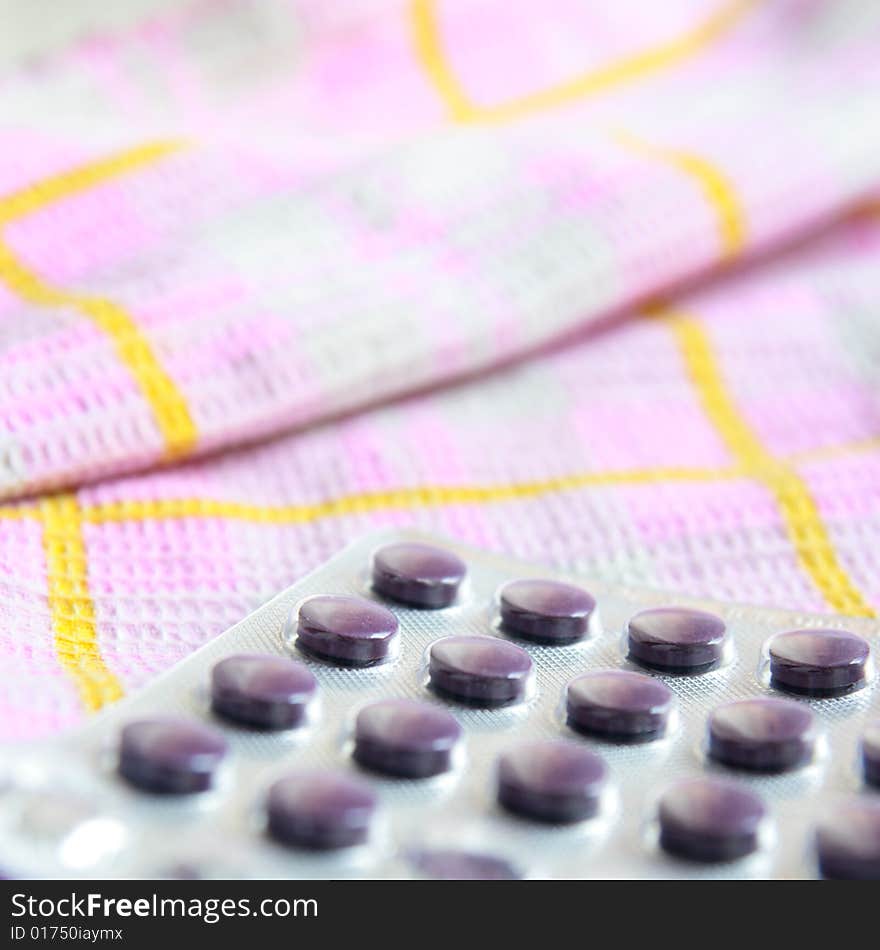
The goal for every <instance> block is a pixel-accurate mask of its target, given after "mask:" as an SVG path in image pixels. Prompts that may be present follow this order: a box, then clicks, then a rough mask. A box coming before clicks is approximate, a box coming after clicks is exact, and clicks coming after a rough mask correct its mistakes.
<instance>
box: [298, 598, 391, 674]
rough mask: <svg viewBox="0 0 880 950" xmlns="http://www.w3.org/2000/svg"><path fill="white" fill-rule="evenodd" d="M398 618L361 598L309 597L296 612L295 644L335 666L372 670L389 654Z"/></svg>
mask: <svg viewBox="0 0 880 950" xmlns="http://www.w3.org/2000/svg"><path fill="white" fill-rule="evenodd" d="M397 631H398V626H397V618H396V617H395V616H394V614H393V613H391V611H390V610H386V609H385V608H384V607H382V606H380V605H379V604H374V603H373V602H372V601H369V600H364V599H363V598H361V597H342V596H338V595H326V596H324V595H322V596H319V597H310V598H309V599H308V600H307V601H305V602H304V603H303V604H302V606H301V607H300V608H299V615H298V618H297V628H296V644H297V646H298V647H299V648H300V649H301V650H304V651H305V652H306V653H311V654H313V655H314V656H318V657H321V658H322V659H324V660H329V661H330V662H331V663H334V664H336V665H337V666H371V665H373V664H374V663H381V662H382V661H383V660H385V659H387V658H388V657H389V655H390V654H391V651H392V648H393V647H394V645H395V643H396V641H397V637H398V632H397Z"/></svg>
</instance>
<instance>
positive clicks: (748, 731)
mask: <svg viewBox="0 0 880 950" xmlns="http://www.w3.org/2000/svg"><path fill="white" fill-rule="evenodd" d="M815 747H816V717H815V716H814V715H813V712H812V710H811V709H810V708H809V707H807V706H804V705H802V704H801V703H797V702H794V701H793V700H790V699H770V698H765V697H762V698H757V699H743V700H739V701H738V702H733V703H725V704H724V705H723V706H719V707H718V708H717V709H716V710H715V711H714V712H713V713H712V714H711V716H710V717H709V747H708V752H709V755H710V757H711V758H713V759H715V760H716V761H718V762H722V763H723V764H724V765H729V766H733V767H734V768H740V769H749V770H751V771H755V772H783V771H785V770H786V769H793V768H797V767H798V766H800V765H804V764H805V763H806V762H809V761H810V759H812V757H813V752H814V750H815Z"/></svg>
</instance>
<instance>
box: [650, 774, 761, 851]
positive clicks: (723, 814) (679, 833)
mask: <svg viewBox="0 0 880 950" xmlns="http://www.w3.org/2000/svg"><path fill="white" fill-rule="evenodd" d="M766 816H767V809H766V807H765V806H764V803H763V801H761V799H760V798H759V797H758V796H757V795H755V794H754V793H753V792H751V791H749V789H748V788H745V787H744V786H742V785H739V784H736V783H735V782H729V781H725V780H723V779H711V778H690V779H683V780H682V781H679V782H676V784H675V785H673V786H672V787H671V788H669V789H667V790H666V792H664V794H663V797H662V798H661V799H660V811H659V820H660V846H661V847H662V848H664V850H666V851H668V852H670V853H671V854H675V855H678V856H679V857H683V858H688V859H690V860H692V861H707V862H711V861H731V860H733V859H735V858H741V857H744V856H745V855H747V854H751V853H752V852H753V851H755V850H756V849H757V847H758V836H759V832H760V828H761V824H762V823H763V821H764V819H765V818H766Z"/></svg>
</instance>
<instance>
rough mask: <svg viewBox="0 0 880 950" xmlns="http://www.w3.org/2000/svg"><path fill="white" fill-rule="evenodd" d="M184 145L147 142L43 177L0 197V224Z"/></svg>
mask: <svg viewBox="0 0 880 950" xmlns="http://www.w3.org/2000/svg"><path fill="white" fill-rule="evenodd" d="M185 147H186V144H185V143H184V142H178V141H163V142H148V143H146V144H144V145H138V146H136V147H134V148H130V149H126V150H125V151H123V152H117V153H116V154H115V155H108V156H105V157H103V158H98V159H96V160H95V161H93V162H89V163H87V164H84V165H80V166H77V167H76V168H72V169H70V170H69V171H64V172H60V173H59V174H57V175H53V176H51V177H50V178H45V179H43V180H42V181H39V182H37V183H36V184H33V185H29V186H27V187H26V188H22V189H21V190H20V191H16V192H13V193H12V194H9V195H6V196H5V197H2V198H0V225H4V224H8V223H9V222H10V221H14V220H15V219H16V218H21V217H25V216H26V215H29V214H34V213H35V212H37V211H40V210H42V209H43V208H46V207H47V206H49V205H52V204H55V203H56V202H58V201H62V200H63V199H64V198H70V197H72V196H73V195H77V194H81V193H82V192H84V191H89V190H90V189H92V188H94V187H96V186H97V185H101V184H103V183H104V182H107V181H110V180H111V179H113V178H119V177H121V176H122V175H127V174H129V173H130V172H133V171H137V170H138V169H139V168H142V167H144V166H146V165H152V164H153V163H154V162H157V161H159V160H160V159H162V158H165V157H167V156H168V155H171V154H173V153H174V152H178V151H180V150H181V149H183V148H185Z"/></svg>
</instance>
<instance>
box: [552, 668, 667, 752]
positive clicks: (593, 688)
mask: <svg viewBox="0 0 880 950" xmlns="http://www.w3.org/2000/svg"><path fill="white" fill-rule="evenodd" d="M565 707H566V715H567V718H568V724H569V725H570V726H571V728H572V729H575V730H576V731H577V732H583V733H586V734H587V735H595V736H599V737H601V738H603V739H608V740H610V741H613V742H649V741H650V740H652V739H656V738H658V737H659V736H662V735H663V734H664V733H665V732H666V730H667V728H668V726H669V721H670V717H671V715H672V711H673V709H674V707H675V694H674V693H673V692H672V690H671V689H670V688H669V687H668V686H667V685H666V684H665V683H663V682H661V681H660V680H658V679H654V678H653V677H651V676H646V675H645V674H643V673H632V672H630V671H628V670H600V671H597V672H595V673H584V674H583V675H581V676H578V677H577V678H576V679H573V680H572V681H571V682H570V683H569V684H568V687H567V689H566V693H565Z"/></svg>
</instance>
